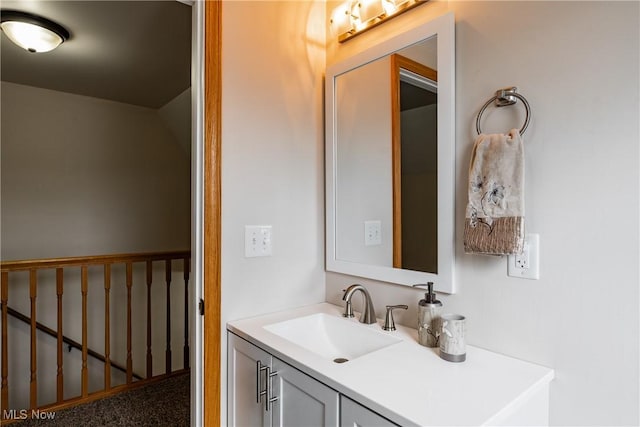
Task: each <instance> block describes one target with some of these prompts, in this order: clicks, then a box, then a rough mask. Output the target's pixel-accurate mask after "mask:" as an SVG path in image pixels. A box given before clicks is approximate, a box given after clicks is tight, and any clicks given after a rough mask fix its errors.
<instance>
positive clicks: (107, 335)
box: [104, 264, 111, 391]
mask: <svg viewBox="0 0 640 427" xmlns="http://www.w3.org/2000/svg"><path fill="white" fill-rule="evenodd" d="M110 298H111V265H110V264H106V265H105V266H104V389H105V391H108V390H109V389H110V388H111V306H110V302H111V301H110Z"/></svg>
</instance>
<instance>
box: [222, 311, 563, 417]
mask: <svg viewBox="0 0 640 427" xmlns="http://www.w3.org/2000/svg"><path fill="white" fill-rule="evenodd" d="M342 312H343V308H342V307H339V306H336V305H333V304H329V303H321V304H316V305H311V306H305V307H300V308H296V309H292V310H287V311H282V312H278V313H272V314H267V315H263V316H259V317H254V318H250V319H243V320H237V321H233V322H229V323H228V324H227V329H228V330H229V331H231V332H233V333H234V334H236V335H238V336H240V337H242V338H244V339H246V340H248V341H249V342H251V343H252V344H254V345H256V346H258V347H260V348H262V349H263V350H266V351H267V352H269V353H271V354H272V355H274V356H275V357H277V358H279V359H281V360H282V361H284V362H286V363H288V364H290V365H292V366H294V367H295V368H297V369H299V370H301V371H303V372H305V373H307V374H309V375H310V376H312V377H314V378H316V379H317V380H319V381H320V382H323V383H324V384H326V385H328V386H329V387H331V388H333V389H335V390H337V391H338V392H340V393H342V394H344V395H346V396H348V397H350V398H352V399H353V400H356V401H358V402H360V403H361V404H363V405H364V406H367V407H369V408H371V409H372V410H374V411H376V412H378V413H379V414H381V415H383V416H385V417H386V418H388V419H390V420H391V421H394V422H395V423H398V424H400V425H402V426H409V425H419V426H434V425H457V426H462V425H487V424H492V423H493V420H496V419H498V418H499V417H500V416H501V414H502V413H504V411H508V410H509V409H510V408H512V407H513V406H514V405H517V404H518V403H519V402H521V401H522V400H523V399H526V398H527V396H529V395H530V394H531V393H534V392H535V391H537V390H539V389H540V388H542V387H545V386H546V385H547V384H548V383H549V382H550V381H551V380H552V379H553V377H554V372H553V370H552V369H549V368H547V367H544V366H540V365H535V364H533V363H529V362H524V361H522V360H518V359H514V358H511V357H507V356H504V355H500V354H497V353H493V352H490V351H487V350H483V349H480V348H477V347H473V346H467V360H466V361H465V362H462V363H451V362H447V361H445V360H442V359H441V358H440V356H439V355H438V351H437V349H432V348H427V347H423V346H421V345H420V344H418V331H417V330H415V329H411V328H407V327H404V326H401V325H396V327H397V330H396V331H393V332H385V331H383V330H382V328H381V326H380V325H381V321H380V320H378V324H374V325H364V324H362V326H363V327H366V328H371V329H374V330H376V331H379V332H380V333H382V334H391V335H393V336H395V337H398V338H401V339H402V341H401V342H400V343H398V344H394V345H391V346H389V347H386V348H383V349H380V350H377V351H375V352H372V353H369V354H366V355H364V356H361V357H358V358H357V359H354V360H350V361H349V362H347V363H343V364H338V363H334V362H333V361H330V360H326V359H324V358H322V357H320V356H317V355H316V354H314V353H312V352H310V351H308V350H305V349H304V348H302V347H300V346H297V345H295V344H293V343H292V342H290V341H288V340H286V339H284V338H282V337H280V336H278V335H275V334H273V333H271V332H269V331H267V330H266V329H264V326H266V325H269V324H272V323H276V322H281V321H284V320H288V319H293V318H296V317H301V316H308V315H311V314H315V313H326V314H330V315H335V316H341V314H342ZM358 317H359V314H356V318H355V319H344V318H343V319H344V321H345V322H358V320H357V318H358Z"/></svg>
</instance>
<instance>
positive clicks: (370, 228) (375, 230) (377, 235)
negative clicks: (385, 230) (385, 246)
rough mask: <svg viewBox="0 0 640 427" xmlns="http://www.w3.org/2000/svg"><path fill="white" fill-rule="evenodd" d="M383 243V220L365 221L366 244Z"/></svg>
mask: <svg viewBox="0 0 640 427" xmlns="http://www.w3.org/2000/svg"><path fill="white" fill-rule="evenodd" d="M381 244H382V221H365V222H364V245H365V246H376V245H381Z"/></svg>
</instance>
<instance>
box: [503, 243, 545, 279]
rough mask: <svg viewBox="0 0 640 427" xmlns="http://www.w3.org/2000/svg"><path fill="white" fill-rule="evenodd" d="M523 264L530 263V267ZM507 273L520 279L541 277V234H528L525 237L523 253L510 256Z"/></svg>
mask: <svg viewBox="0 0 640 427" xmlns="http://www.w3.org/2000/svg"><path fill="white" fill-rule="evenodd" d="M527 257H528V259H527ZM516 261H517V262H516ZM522 264H525V265H528V268H522V267H521V265H522ZM507 275H508V276H511V277H517V278H519V279H531V280H538V279H540V235H539V234H527V235H526V236H525V238H524V250H523V252H522V254H518V255H509V256H508V259H507Z"/></svg>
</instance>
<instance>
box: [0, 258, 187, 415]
mask: <svg viewBox="0 0 640 427" xmlns="http://www.w3.org/2000/svg"><path fill="white" fill-rule="evenodd" d="M190 258H191V252H190V251H188V250H180V251H167V252H147V253H136V254H112V255H92V256H81V257H68V258H49V259H38V260H19V261H4V262H0V275H1V276H2V277H1V278H2V280H1V287H2V289H1V291H2V292H0V302H1V309H2V310H1V311H2V314H1V315H2V346H1V356H2V357H0V359H2V369H1V374H2V381H1V383H2V386H1V393H0V407H2V408H8V402H9V396H8V395H9V390H8V385H9V381H8V380H9V370H8V364H7V359H8V357H9V351H8V343H9V340H8V330H7V317H8V316H9V315H10V316H12V317H15V318H17V319H19V320H20V321H22V322H25V323H27V324H28V325H30V350H29V359H30V395H29V408H30V409H32V410H33V409H37V408H38V407H39V405H38V388H39V384H38V376H39V371H40V370H41V369H40V368H41V367H40V366H39V364H38V363H37V362H38V357H37V355H38V353H37V344H38V340H37V337H36V335H37V331H42V332H44V333H45V334H47V335H49V336H51V337H53V338H56V340H57V362H55V363H57V371H56V372H57V374H56V403H55V405H66V404H68V403H69V402H74V403H76V402H77V403H82V402H83V401H88V400H91V399H93V398H95V396H96V395H97V394H100V395H108V394H110V393H113V392H114V391H119V390H123V389H126V388H127V387H135V386H136V385H137V384H139V383H141V382H147V381H152V380H154V379H155V378H158V377H159V376H166V375H170V374H171V372H172V363H171V356H172V355H171V324H172V321H171V304H170V302H171V301H170V299H171V292H170V289H171V278H172V273H173V272H172V261H182V262H181V264H182V268H183V269H184V271H183V276H184V304H185V307H184V309H185V313H184V314H185V316H184V323H185V324H184V350H183V355H184V356H183V357H184V370H187V369H188V366H189V362H188V358H189V341H188V340H189V338H188V337H189V322H188V320H189V318H188V295H189V291H188V286H189V263H190V262H189V260H190ZM154 261H158V262H163V263H164V270H165V284H166V308H165V310H166V312H165V314H166V318H165V320H166V322H165V323H166V348H165V372H164V374H158V375H155V376H154V375H153V356H152V348H151V341H152V340H151V337H152V333H151V332H152V331H151V328H152V322H151V321H152V313H151V286H152V271H153V265H152V264H153V262H154ZM136 263H142V264H146V270H147V274H146V285H147V307H146V310H147V316H146V317H147V349H146V350H147V351H146V353H147V354H146V361H147V363H146V368H147V374H146V378H143V377H142V376H141V375H138V374H136V373H135V372H133V352H132V350H133V342H132V335H133V334H132V329H133V325H132V323H133V318H132V308H133V307H132V289H133V287H134V286H138V285H134V275H133V270H134V269H133V266H134V264H136ZM115 264H124V266H125V267H126V269H125V270H126V275H125V278H126V280H125V282H126V283H125V286H126V313H127V314H126V317H127V319H126V322H127V331H126V335H127V337H126V338H127V345H126V367H125V366H121V365H119V364H117V363H114V362H113V361H112V360H111V355H110V351H109V349H110V338H111V337H110V335H111V331H110V329H111V326H110V324H111V322H110V311H111V310H110V307H111V305H110V291H111V267H112V266H113V265H115ZM91 267H94V268H95V267H102V268H103V270H104V283H103V288H104V289H103V292H104V297H105V298H104V320H105V323H104V342H105V354H104V355H102V354H100V353H98V352H96V351H94V350H92V349H90V348H89V347H88V341H89V339H88V338H89V337H88V332H89V330H88V319H87V318H88V311H89V307H88V302H89V299H88V298H89V294H90V293H91V294H92V293H93V292H95V289H93V288H91V287H90V286H89V281H90V278H89V274H88V273H89V268H91ZM67 268H71V269H79V270H80V293H81V308H82V310H81V313H80V320H81V325H82V342H81V343H80V342H77V341H74V340H73V339H71V338H69V337H67V336H65V335H63V331H62V325H63V310H62V308H63V304H62V301H63V297H64V270H65V269H67ZM47 269H55V278H56V280H55V298H56V303H57V304H56V305H57V312H58V314H57V325H58V326H57V328H58V329H57V330H54V329H52V328H50V327H48V326H45V325H44V324H41V323H40V322H37V320H36V299H37V298H38V287H39V283H38V282H39V281H38V272H39V271H41V270H47ZM14 272H28V273H29V274H28V280H27V281H23V280H21V281H18V282H17V283H16V284H17V285H18V286H24V283H28V286H29V288H28V290H29V292H28V295H29V301H30V315H26V314H23V313H20V312H18V311H16V310H14V309H12V308H10V307H8V302H9V276H10V275H11V274H12V273H14ZM91 280H93V279H91ZM135 281H137V279H136V280H135ZM119 286H120V285H119ZM90 288H91V289H90ZM74 316H78V314H75V315H74ZM76 319H77V317H76ZM63 343H64V344H67V345H69V346H70V348H71V347H73V348H76V349H78V350H80V351H81V352H82V366H81V384H80V389H81V394H80V396H78V397H74V398H71V399H69V398H67V399H65V398H64V387H63V386H64V373H63V354H62V352H63V350H62V348H63ZM88 357H92V358H95V359H97V360H99V361H101V362H102V363H104V364H105V367H104V389H103V390H102V391H98V392H93V393H90V392H89V370H88V363H87V362H88V361H87V359H88ZM111 367H113V368H114V369H117V370H119V371H122V372H124V373H125V374H126V383H125V384H124V386H125V387H124V388H123V387H120V386H116V387H112V386H111V381H110V377H111V371H110V369H111ZM134 378H135V379H136V381H135V382H134V381H133V379H134ZM40 407H42V406H41V405H40ZM0 418H1V419H3V420H4V418H5V413H4V412H3V413H2V414H1V416H0Z"/></svg>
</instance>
